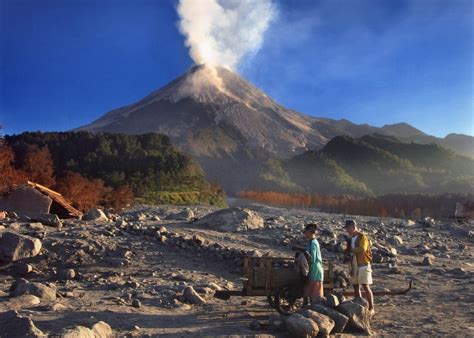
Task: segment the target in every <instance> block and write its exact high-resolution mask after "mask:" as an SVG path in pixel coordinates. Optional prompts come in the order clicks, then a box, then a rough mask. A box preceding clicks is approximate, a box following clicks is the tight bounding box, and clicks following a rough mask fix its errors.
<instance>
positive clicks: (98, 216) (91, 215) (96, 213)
mask: <svg viewBox="0 0 474 338" xmlns="http://www.w3.org/2000/svg"><path fill="white" fill-rule="evenodd" d="M82 220H84V221H98V222H107V221H108V220H109V219H108V218H107V216H106V215H105V213H104V211H102V210H101V209H97V208H92V209H90V210H89V211H88V212H87V214H85V215H84V216H82Z"/></svg>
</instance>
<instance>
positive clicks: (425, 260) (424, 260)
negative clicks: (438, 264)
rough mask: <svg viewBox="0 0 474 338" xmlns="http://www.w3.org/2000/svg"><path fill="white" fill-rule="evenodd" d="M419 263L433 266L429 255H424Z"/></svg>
mask: <svg viewBox="0 0 474 338" xmlns="http://www.w3.org/2000/svg"><path fill="white" fill-rule="evenodd" d="M421 265H423V266H433V260H432V259H431V257H430V256H425V257H423V261H422V262H421Z"/></svg>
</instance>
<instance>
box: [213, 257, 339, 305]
mask: <svg viewBox="0 0 474 338" xmlns="http://www.w3.org/2000/svg"><path fill="white" fill-rule="evenodd" d="M323 263H324V265H325V266H327V269H325V270H324V283H323V287H324V289H326V290H332V289H333V288H334V282H333V281H334V276H333V263H332V262H330V261H325V262H323ZM243 270H244V271H243V274H244V285H243V288H242V290H240V291H218V292H216V294H215V297H217V298H220V299H224V300H227V299H229V298H230V297H231V296H250V297H252V296H266V297H267V299H268V302H269V303H270V305H271V306H272V307H273V308H275V309H276V310H277V311H278V312H280V313H283V314H289V313H292V312H295V311H296V310H298V309H299V308H300V307H301V305H302V303H303V299H302V296H303V293H302V292H303V283H304V281H303V279H302V277H301V276H299V275H298V274H297V273H296V272H295V270H294V259H292V258H283V257H245V258H244V266H243Z"/></svg>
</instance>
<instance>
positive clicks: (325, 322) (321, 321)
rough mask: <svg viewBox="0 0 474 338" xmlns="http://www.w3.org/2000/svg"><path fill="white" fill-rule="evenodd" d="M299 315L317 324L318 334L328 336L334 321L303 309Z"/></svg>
mask: <svg viewBox="0 0 474 338" xmlns="http://www.w3.org/2000/svg"><path fill="white" fill-rule="evenodd" d="M300 314H302V315H303V316H305V317H306V318H309V319H311V320H313V321H314V322H315V323H316V324H318V328H319V334H321V335H323V336H329V334H330V333H331V331H332V329H333V328H334V325H335V323H334V320H332V319H331V318H329V317H328V316H326V315H323V314H322V313H320V312H316V311H312V310H308V309H304V310H301V311H300Z"/></svg>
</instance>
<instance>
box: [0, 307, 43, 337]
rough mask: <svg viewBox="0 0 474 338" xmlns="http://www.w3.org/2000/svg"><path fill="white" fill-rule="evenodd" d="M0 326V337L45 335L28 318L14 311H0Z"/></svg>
mask: <svg viewBox="0 0 474 338" xmlns="http://www.w3.org/2000/svg"><path fill="white" fill-rule="evenodd" d="M0 328H1V332H0V334H1V336H2V337H26V336H27V337H46V335H45V334H44V333H43V332H42V331H41V330H40V329H38V328H37V327H36V326H35V324H34V323H33V321H32V320H31V319H30V318H28V317H23V316H20V315H19V314H18V312H16V311H7V312H2V313H0Z"/></svg>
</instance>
